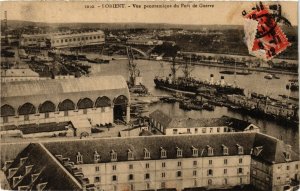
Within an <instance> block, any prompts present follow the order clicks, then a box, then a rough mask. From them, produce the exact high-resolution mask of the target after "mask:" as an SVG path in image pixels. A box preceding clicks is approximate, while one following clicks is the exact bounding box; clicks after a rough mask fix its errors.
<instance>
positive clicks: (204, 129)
mask: <svg viewBox="0 0 300 191" xmlns="http://www.w3.org/2000/svg"><path fill="white" fill-rule="evenodd" d="M201 129H202V133H206V128H205V127H204V128H201ZM194 130H195V134H197V133H198V128H195V129H194ZM186 131H187V133H191V129H190V128H187V130H186ZM220 131H221V128H220V127H217V132H218V133H219V132H220ZM209 133H213V128H209ZM173 134H174V135H176V134H178V129H173Z"/></svg>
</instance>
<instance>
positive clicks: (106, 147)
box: [44, 133, 255, 163]
mask: <svg viewBox="0 0 300 191" xmlns="http://www.w3.org/2000/svg"><path fill="white" fill-rule="evenodd" d="M254 137H255V134H254V133H228V134H218V135H189V136H186V135H179V136H146V137H129V138H109V139H97V140H82V141H68V142H65V141H64V142H55V143H44V145H45V147H46V148H47V149H48V150H49V151H50V152H51V153H53V155H63V156H64V157H69V158H70V159H71V161H73V162H76V154H77V153H78V152H80V153H81V154H82V156H83V163H94V158H93V154H92V153H93V152H94V151H97V152H98V153H99V154H100V155H101V161H102V162H110V161H111V155H110V152H111V151H112V150H114V151H115V152H117V154H118V161H127V151H128V149H130V150H131V151H132V152H133V154H134V158H135V160H143V159H144V152H143V150H144V149H145V148H146V149H147V150H149V152H150V153H151V159H160V148H161V147H162V148H164V149H165V150H166V151H167V158H169V159H174V158H177V157H176V155H177V152H176V151H177V150H176V147H178V148H181V149H182V150H183V157H192V155H193V153H192V146H193V147H195V148H197V149H199V156H200V155H201V156H208V155H207V145H210V146H211V147H212V148H213V149H214V156H220V155H222V156H223V149H222V144H226V146H227V147H228V148H229V155H237V154H238V149H237V146H236V145H237V144H240V145H241V146H243V147H244V153H245V154H248V155H249V154H250V151H251V145H253V141H254Z"/></svg>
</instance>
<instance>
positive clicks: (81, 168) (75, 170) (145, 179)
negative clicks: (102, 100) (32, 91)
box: [3, 132, 300, 191]
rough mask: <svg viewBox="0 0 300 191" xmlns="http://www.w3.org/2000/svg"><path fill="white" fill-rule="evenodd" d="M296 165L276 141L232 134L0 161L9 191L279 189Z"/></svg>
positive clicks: (51, 150)
mask: <svg viewBox="0 0 300 191" xmlns="http://www.w3.org/2000/svg"><path fill="white" fill-rule="evenodd" d="M5 147H8V146H7V145H5ZM4 149H7V148H4ZM37 156H38V157H37ZM299 165H300V162H299V155H298V154H297V153H295V152H294V151H293V150H292V149H291V147H290V146H289V145H285V144H284V143H283V142H282V141H280V140H278V139H276V138H274V137H270V136H268V135H264V134H261V133H255V132H249V133H244V132H243V133H241V132H237V133H227V134H206V135H176V136H148V137H134V138H104V139H93V140H74V141H61V142H45V143H34V144H30V145H29V146H27V147H26V148H25V149H24V150H23V151H21V152H20V154H18V153H15V156H14V157H12V158H11V159H6V161H5V164H4V168H3V169H4V172H5V175H6V178H7V180H8V182H9V185H10V187H11V189H14V190H21V189H28V188H29V187H32V188H34V189H35V188H40V187H43V188H44V189H46V190H47V189H54V190H101V191H106V190H109V191H117V190H163V189H174V190H175V189H176V190H187V189H188V188H198V189H204V188H206V189H211V188H219V189H220V188H222V189H224V188H232V187H234V186H237V185H253V186H254V187H255V188H257V189H261V190H273V191H281V190H283V187H284V186H285V185H289V184H290V183H291V182H293V181H299V175H300V170H299Z"/></svg>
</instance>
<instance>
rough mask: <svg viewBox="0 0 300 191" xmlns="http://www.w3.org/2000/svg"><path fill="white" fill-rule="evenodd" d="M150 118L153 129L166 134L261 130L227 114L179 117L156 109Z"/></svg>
mask: <svg viewBox="0 0 300 191" xmlns="http://www.w3.org/2000/svg"><path fill="white" fill-rule="evenodd" d="M149 120H150V128H151V130H157V131H160V132H161V133H163V134H164V135H177V134H223V133H229V132H259V127H257V126H255V125H254V124H251V123H249V122H246V121H243V120H239V119H235V118H230V117H226V116H223V117H221V118H201V119H192V118H178V117H170V116H168V115H166V114H165V113H163V112H162V111H160V110H156V111H154V112H152V113H151V114H150V115H149Z"/></svg>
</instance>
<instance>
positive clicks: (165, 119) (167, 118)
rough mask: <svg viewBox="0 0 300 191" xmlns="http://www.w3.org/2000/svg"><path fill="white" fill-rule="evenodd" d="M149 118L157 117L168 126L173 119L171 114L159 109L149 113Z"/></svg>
mask: <svg viewBox="0 0 300 191" xmlns="http://www.w3.org/2000/svg"><path fill="white" fill-rule="evenodd" d="M149 118H152V119H155V120H156V121H158V122H159V123H160V124H161V125H162V126H164V127H168V126H169V124H170V123H171V121H172V118H171V117H170V116H168V115H166V114H165V113H164V112H162V111H161V110H159V109H157V110H155V111H153V112H152V113H151V114H150V115H149Z"/></svg>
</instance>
